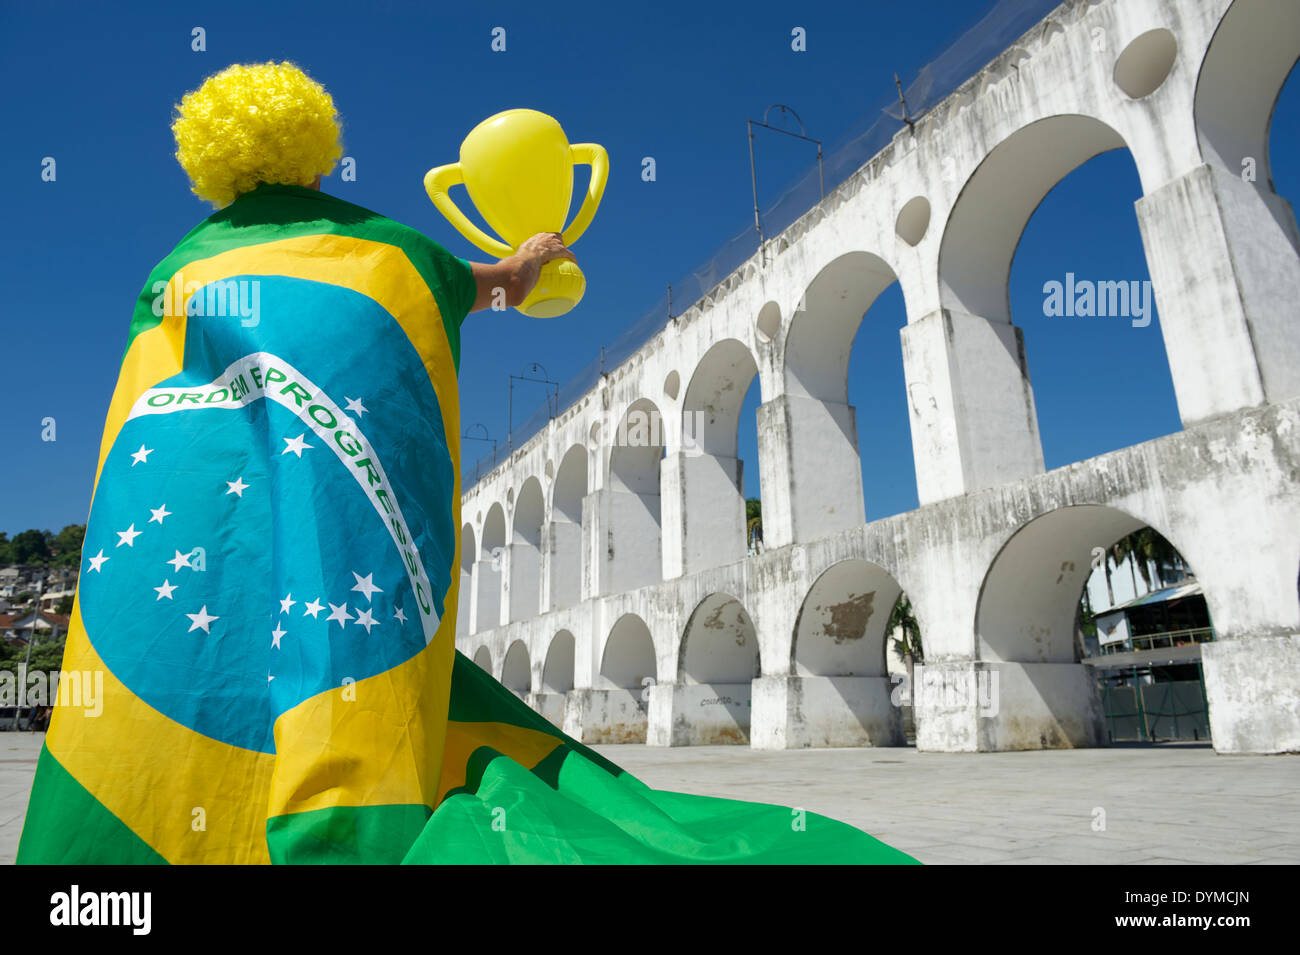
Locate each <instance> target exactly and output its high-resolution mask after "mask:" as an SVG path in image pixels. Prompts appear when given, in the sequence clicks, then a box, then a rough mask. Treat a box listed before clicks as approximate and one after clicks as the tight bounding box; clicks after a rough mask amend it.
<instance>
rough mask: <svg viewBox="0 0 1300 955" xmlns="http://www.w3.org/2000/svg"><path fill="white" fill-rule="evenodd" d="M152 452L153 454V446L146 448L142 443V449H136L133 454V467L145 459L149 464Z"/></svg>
mask: <svg viewBox="0 0 1300 955" xmlns="http://www.w3.org/2000/svg"><path fill="white" fill-rule="evenodd" d="M151 454H153V448H146V447H145V446H144V445H143V444H142V445H140V450H139V451H136V452H135V453H133V454H132V455H131V457H132V458H133V460H132V461H131V467H135V466H136V465H137V464H139V463H140V462H141V461H144V462H145V463H146V464H148V463H149V455H151Z"/></svg>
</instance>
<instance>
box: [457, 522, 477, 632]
mask: <svg viewBox="0 0 1300 955" xmlns="http://www.w3.org/2000/svg"><path fill="white" fill-rule="evenodd" d="M477 548H478V544H477V541H476V540H475V538H474V527H473V525H472V524H469V523H468V522H466V524H465V525H464V526H463V527H461V529H460V584H459V587H460V590H459V596H458V598H457V603H456V636H458V637H463V636H465V635H467V634H468V633H469V623H470V615H471V614H472V613H473V609H474V608H473V606H472V598H473V594H474V561H475V560H476V559H477V558H478V552H477Z"/></svg>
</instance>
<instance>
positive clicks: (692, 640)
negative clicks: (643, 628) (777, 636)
mask: <svg viewBox="0 0 1300 955" xmlns="http://www.w3.org/2000/svg"><path fill="white" fill-rule="evenodd" d="M675 669H676V674H675V682H674V683H672V684H669V685H667V686H660V687H657V688H656V689H655V691H654V694H653V695H652V697H651V703H650V706H651V716H650V726H649V732H648V734H647V740H646V741H647V742H648V743H651V744H653V745H659V746H703V745H714V744H720V743H721V744H742V745H744V744H748V743H749V727H750V721H751V714H752V712H753V705H754V702H753V697H754V680H755V679H756V678H757V677H758V676H759V674H760V672H761V668H760V664H759V646H758V634H757V631H756V630H755V629H754V623H753V621H752V620H751V619H750V617H749V614H748V613H746V612H745V608H744V606H743V605H742V604H741V603H740V601H739V600H737V599H736V598H735V597H733V596H732V595H731V594H728V593H721V592H719V593H712V594H709V595H708V596H706V597H705V598H704V599H703V600H701V601H700V602H699V603H698V604H697V605H696V607H695V609H694V610H693V611H692V612H691V615H690V617H689V618H688V619H687V621H686V626H685V628H684V629H683V631H682V639H681V643H680V645H679V647H678V652H677V663H676V667H675Z"/></svg>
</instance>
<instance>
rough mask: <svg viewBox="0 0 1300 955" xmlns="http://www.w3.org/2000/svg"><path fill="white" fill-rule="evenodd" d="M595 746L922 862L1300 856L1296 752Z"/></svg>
mask: <svg viewBox="0 0 1300 955" xmlns="http://www.w3.org/2000/svg"><path fill="white" fill-rule="evenodd" d="M42 738H43V737H42V735H41V734H38V733H37V734H32V733H22V732H16V733H3V734H0V862H3V863H12V862H13V861H14V856H15V854H16V852H17V849H18V837H19V834H20V833H21V832H22V824H23V816H24V814H25V812H26V809H27V797H28V794H29V792H30V790H31V785H32V774H33V772H34V771H35V768H36V757H37V755H38V753H39V752H40V745H41V740H42ZM593 748H594V749H596V750H597V751H598V752H599V753H601V755H603V756H605V757H607V758H609V759H611V760H613V761H614V762H616V763H618V764H619V765H620V766H622V767H623V768H624V769H626V770H627V771H628V772H631V773H633V774H634V775H636V776H638V777H639V778H640V779H642V780H643V781H644V782H646V783H647V784H648V785H650V786H653V787H655V788H657V789H670V790H675V791H677V792H688V793H699V794H702V795H709V796H725V797H728V798H731V799H745V800H750V801H754V802H768V803H777V804H779V805H784V806H791V807H798V808H802V809H807V810H809V811H811V812H817V813H821V814H823V815H826V816H830V817H832V818H835V819H840V820H843V821H844V822H847V823H851V824H852V825H855V826H858V827H860V828H862V829H865V830H867V831H868V832H870V833H871V834H872V835H875V836H877V837H879V838H880V839H883V840H884V841H885V842H887V843H889V844H890V845H893V846H896V847H897V848H899V849H902V850H903V851H905V852H908V853H910V854H911V855H913V856H915V857H916V858H917V859H920V860H921V861H922V862H927V863H990V862H997V863H1007V862H1009V863H1043V862H1047V863H1070V864H1091V863H1122V864H1129V863H1135V864H1147V863H1156V864H1159V863H1167V864H1179V863H1229V864H1233V863H1295V862H1300V758H1298V757H1295V756H1218V755H1216V754H1215V753H1214V750H1212V749H1211V748H1210V747H1209V746H1208V745H1205V744H1199V745H1197V744H1181V745H1165V746H1158V747H1131V748H1130V747H1113V748H1109V749H1080V750H1045V751H1031V752H1019V753H969V754H968V753H918V752H917V751H916V750H915V749H912V748H890V749H804V750H775V751H764V750H752V749H749V748H748V747H743V746H692V747H679V748H671V749H670V748H657V747H656V748H652V747H647V746H642V745H639V744H631V745H626V746H596V747H593ZM1100 811H1104V823H1105V828H1104V830H1101V831H1097V830H1094V826H1095V825H1099V824H1100V823H1101V822H1102V821H1103V817H1102V816H1101V812H1100Z"/></svg>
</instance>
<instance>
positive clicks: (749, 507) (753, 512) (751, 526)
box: [745, 497, 763, 548]
mask: <svg viewBox="0 0 1300 955" xmlns="http://www.w3.org/2000/svg"><path fill="white" fill-rule="evenodd" d="M745 542H746V544H748V546H750V547H751V548H752V547H754V546H755V544H756V543H757V544H761V543H762V542H763V503H762V501H760V500H759V499H758V498H756V497H749V498H746V499H745Z"/></svg>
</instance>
